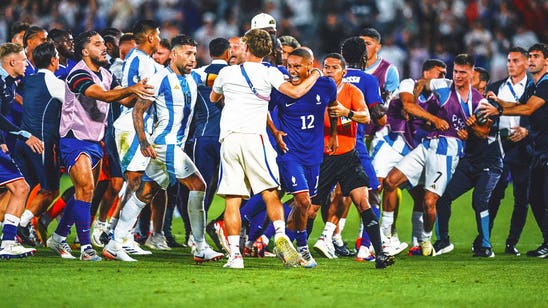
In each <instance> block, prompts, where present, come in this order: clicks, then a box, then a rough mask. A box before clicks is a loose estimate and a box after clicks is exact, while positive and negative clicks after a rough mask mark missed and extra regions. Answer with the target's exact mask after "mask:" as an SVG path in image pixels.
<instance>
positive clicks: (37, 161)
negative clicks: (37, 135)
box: [13, 140, 61, 191]
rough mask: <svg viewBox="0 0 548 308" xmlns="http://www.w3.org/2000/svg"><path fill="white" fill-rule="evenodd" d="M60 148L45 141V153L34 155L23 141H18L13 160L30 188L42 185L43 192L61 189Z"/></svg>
mask: <svg viewBox="0 0 548 308" xmlns="http://www.w3.org/2000/svg"><path fill="white" fill-rule="evenodd" d="M58 158H59V153H58V146H57V144H56V143H55V142H52V141H47V140H46V141H44V152H43V153H42V154H37V153H34V152H33V151H32V150H31V148H29V147H28V146H27V144H26V143H25V142H24V141H22V140H17V143H16V144H15V152H14V154H13V160H14V161H15V163H16V164H17V166H18V167H19V169H20V170H21V172H22V173H23V175H24V176H25V180H27V183H29V185H30V187H34V186H36V185H37V184H40V189H41V190H48V191H55V190H58V189H59V181H60V178H61V171H60V168H59V159H58Z"/></svg>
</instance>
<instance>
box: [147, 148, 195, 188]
mask: <svg viewBox="0 0 548 308" xmlns="http://www.w3.org/2000/svg"><path fill="white" fill-rule="evenodd" d="M153 147H154V150H155V151H156V154H157V157H156V158H155V159H151V160H150V161H149V163H148V166H147V167H146V169H145V175H144V176H143V181H148V182H150V181H154V182H156V183H158V185H160V186H161V187H162V189H167V188H168V187H169V186H170V185H173V184H175V183H176V182H177V180H178V179H184V178H187V177H189V176H191V175H192V174H193V173H198V174H199V172H198V168H196V165H194V163H193V162H192V159H190V157H188V155H187V154H186V153H185V152H184V151H183V149H181V148H180V147H178V146H177V145H174V144H168V145H158V144H155V145H153Z"/></svg>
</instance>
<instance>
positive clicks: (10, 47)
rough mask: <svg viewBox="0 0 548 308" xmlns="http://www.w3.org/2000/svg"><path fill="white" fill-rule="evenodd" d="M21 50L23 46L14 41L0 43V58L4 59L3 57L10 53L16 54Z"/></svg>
mask: <svg viewBox="0 0 548 308" xmlns="http://www.w3.org/2000/svg"><path fill="white" fill-rule="evenodd" d="M21 51H23V46H21V45H19V44H14V43H5V44H2V45H0V59H2V60H3V59H4V58H5V57H7V56H9V55H11V54H18V53H20V52H21Z"/></svg>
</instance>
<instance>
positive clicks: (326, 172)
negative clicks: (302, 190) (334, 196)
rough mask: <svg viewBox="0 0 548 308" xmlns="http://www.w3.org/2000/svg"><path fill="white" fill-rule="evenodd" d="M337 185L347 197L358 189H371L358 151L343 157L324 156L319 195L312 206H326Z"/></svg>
mask: <svg viewBox="0 0 548 308" xmlns="http://www.w3.org/2000/svg"><path fill="white" fill-rule="evenodd" d="M337 183H340V184H341V191H342V194H343V196H345V197H346V196H349V195H350V192H351V191H352V190H354V189H356V188H358V187H369V178H367V175H366V174H365V171H364V170H363V167H362V164H361V161H360V158H359V157H358V153H356V151H354V150H352V151H350V152H348V153H344V154H341V155H331V156H330V155H324V158H323V162H322V164H321V165H320V182H319V186H318V194H317V195H316V196H315V197H314V198H312V204H316V205H321V206H325V205H326V202H327V200H328V198H329V194H330V193H331V191H332V190H333V188H334V187H335V185H336V184H337Z"/></svg>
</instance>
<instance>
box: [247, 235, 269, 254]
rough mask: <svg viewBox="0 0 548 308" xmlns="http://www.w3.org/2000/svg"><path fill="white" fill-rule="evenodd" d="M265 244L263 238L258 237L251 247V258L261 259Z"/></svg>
mask: <svg viewBox="0 0 548 308" xmlns="http://www.w3.org/2000/svg"><path fill="white" fill-rule="evenodd" d="M267 246H268V245H266V243H265V242H264V241H263V238H262V237H261V236H260V237H259V238H258V239H257V240H256V241H255V242H254V243H253V246H251V256H253V257H257V258H263V257H264V254H265V251H266V247H267Z"/></svg>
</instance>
